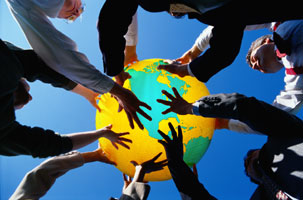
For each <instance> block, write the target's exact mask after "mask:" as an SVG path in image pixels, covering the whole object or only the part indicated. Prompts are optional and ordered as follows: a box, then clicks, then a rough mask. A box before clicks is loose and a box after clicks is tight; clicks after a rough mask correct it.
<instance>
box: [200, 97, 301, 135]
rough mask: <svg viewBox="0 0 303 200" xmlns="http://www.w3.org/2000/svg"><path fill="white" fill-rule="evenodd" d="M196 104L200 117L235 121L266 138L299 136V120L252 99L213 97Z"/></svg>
mask: <svg viewBox="0 0 303 200" xmlns="http://www.w3.org/2000/svg"><path fill="white" fill-rule="evenodd" d="M197 104H198V106H199V113H200V114H201V115H202V116H204V117H216V118H225V119H237V120H240V121H242V122H244V123H246V124H247V125H248V126H249V127H250V128H252V129H254V130H256V131H258V132H260V133H263V134H266V135H269V136H299V137H302V136H303V134H302V130H303V121H302V120H301V119H299V118H298V117H296V116H295V115H292V114H290V113H287V112H285V111H283V110H280V109H278V108H276V107H274V106H272V105H270V104H268V103H266V102H263V101H260V100H257V99H256V98H254V97H246V96H244V95H241V94H237V93H232V94H216V95H210V96H206V97H203V98H201V99H200V100H199V101H197Z"/></svg>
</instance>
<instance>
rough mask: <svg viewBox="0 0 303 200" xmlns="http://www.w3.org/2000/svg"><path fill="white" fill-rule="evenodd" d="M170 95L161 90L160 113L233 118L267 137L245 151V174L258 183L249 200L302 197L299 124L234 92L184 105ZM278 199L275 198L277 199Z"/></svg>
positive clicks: (302, 145)
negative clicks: (161, 111)
mask: <svg viewBox="0 0 303 200" xmlns="http://www.w3.org/2000/svg"><path fill="white" fill-rule="evenodd" d="M173 92H174V95H175V96H173V95H172V94H170V93H168V92H167V91H163V94H164V95H166V96H167V97H168V98H169V99H170V100H171V101H166V100H161V99H158V100H157V101H158V102H159V103H162V104H164V105H167V106H169V108H168V109H166V110H165V111H163V114H165V113H169V112H175V113H178V114H180V115H186V114H195V115H201V116H203V117H211V118H223V119H235V120H239V121H241V122H243V123H245V124H247V125H248V126H249V127H250V128H251V129H253V130H256V131H258V132H259V133H260V134H263V135H266V136H267V141H266V143H265V144H264V145H263V146H262V147H261V148H260V149H259V150H253V151H249V152H248V154H247V157H246V158H247V159H245V168H246V169H245V170H246V173H247V175H248V176H249V177H250V178H251V179H252V180H253V181H254V182H255V183H257V184H258V188H257V189H256V191H255V192H254V193H253V194H252V197H251V199H275V198H277V197H278V196H286V197H287V198H286V199H302V198H303V191H302V188H303V173H302V172H303V169H302V167H301V166H302V164H303V163H302V162H303V159H302V155H303V152H302V149H303V138H302V134H301V133H302V130H303V121H302V120H300V119H299V118H298V117H296V116H295V115H293V114H290V113H287V112H285V111H283V110H281V109H279V108H276V107H274V106H272V105H270V104H267V103H265V102H263V101H260V100H257V99H256V98H254V97H246V96H244V95H241V94H238V93H232V94H216V95H209V96H205V97H202V98H201V99H199V100H198V101H196V102H194V103H188V102H187V101H186V100H184V99H183V98H182V97H181V96H180V95H179V93H178V91H177V90H176V88H173ZM277 199H279V198H277Z"/></svg>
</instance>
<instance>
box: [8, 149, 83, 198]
mask: <svg viewBox="0 0 303 200" xmlns="http://www.w3.org/2000/svg"><path fill="white" fill-rule="evenodd" d="M84 163H85V161H84V159H83V157H82V156H81V154H80V153H79V152H72V153H69V154H66V155H62V156H57V157H52V158H50V159H48V160H46V161H44V162H42V163H41V164H40V165H39V166H37V167H35V168H34V169H33V170H31V171H30V172H28V173H27V174H26V175H25V176H24V178H23V179H22V181H21V182H20V184H19V185H18V187H17V189H16V190H15V192H14V193H13V195H12V196H11V197H10V200H13V199H39V198H41V197H42V196H44V195H45V194H46V193H47V192H48V190H49V189H50V188H51V187H52V186H53V184H54V183H55V181H56V179H57V178H59V177H60V176H62V175H64V174H65V173H67V172H68V171H69V170H71V169H75V168H78V167H81V166H83V164H84Z"/></svg>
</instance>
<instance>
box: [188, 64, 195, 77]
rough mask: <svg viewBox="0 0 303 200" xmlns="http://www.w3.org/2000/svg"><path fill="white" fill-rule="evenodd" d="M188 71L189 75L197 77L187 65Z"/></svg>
mask: <svg viewBox="0 0 303 200" xmlns="http://www.w3.org/2000/svg"><path fill="white" fill-rule="evenodd" d="M187 71H188V74H189V75H190V76H192V77H195V75H194V74H193V73H192V71H191V69H190V67H189V64H187Z"/></svg>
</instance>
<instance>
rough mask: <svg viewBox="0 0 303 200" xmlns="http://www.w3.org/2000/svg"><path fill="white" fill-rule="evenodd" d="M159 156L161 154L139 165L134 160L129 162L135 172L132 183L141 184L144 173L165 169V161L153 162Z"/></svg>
mask: <svg viewBox="0 0 303 200" xmlns="http://www.w3.org/2000/svg"><path fill="white" fill-rule="evenodd" d="M161 154H162V152H161V153H159V154H157V155H156V156H155V157H153V158H152V159H150V160H148V161H145V162H143V163H142V164H140V165H139V164H138V163H137V162H136V161H134V160H132V161H130V162H131V163H132V164H133V165H134V166H135V167H136V172H135V175H134V180H133V181H135V182H143V179H144V176H145V174H146V173H151V172H154V171H159V170H162V169H163V167H165V166H166V165H167V160H162V161H159V162H155V161H156V160H157V159H158V158H159V157H160V155H161Z"/></svg>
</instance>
